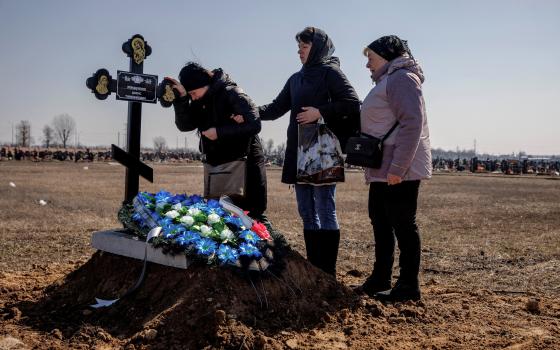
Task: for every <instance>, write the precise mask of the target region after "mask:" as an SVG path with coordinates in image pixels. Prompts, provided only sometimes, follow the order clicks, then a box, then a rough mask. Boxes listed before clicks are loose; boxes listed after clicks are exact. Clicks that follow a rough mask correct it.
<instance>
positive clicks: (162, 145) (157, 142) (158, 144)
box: [154, 136, 167, 153]
mask: <svg viewBox="0 0 560 350" xmlns="http://www.w3.org/2000/svg"><path fill="white" fill-rule="evenodd" d="M166 148H167V141H165V137H163V136H156V137H154V149H155V151H156V153H162V152H163V151H164V150H165V149H166Z"/></svg>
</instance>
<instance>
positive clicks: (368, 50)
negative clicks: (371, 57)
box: [362, 46, 373, 57]
mask: <svg viewBox="0 0 560 350" xmlns="http://www.w3.org/2000/svg"><path fill="white" fill-rule="evenodd" d="M370 52H371V53H373V50H372V49H370V48H369V47H367V46H366V47H364V49H363V50H362V53H363V54H364V56H366V57H367V56H368V53H370Z"/></svg>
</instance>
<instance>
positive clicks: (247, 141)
mask: <svg viewBox="0 0 560 350" xmlns="http://www.w3.org/2000/svg"><path fill="white" fill-rule="evenodd" d="M213 73H214V75H213V77H212V78H211V81H210V85H209V89H208V92H207V93H206V94H205V95H204V97H203V98H202V99H200V100H196V101H191V99H190V97H189V95H186V96H185V97H182V98H180V99H178V100H176V102H175V103H174V104H173V106H174V107H175V124H176V125H177V128H179V130H181V131H192V130H195V129H198V131H205V130H207V129H209V128H212V127H215V128H216V132H217V134H218V139H217V140H214V141H212V140H209V139H207V138H206V137H204V136H201V137H200V140H201V142H200V151H201V152H202V153H204V154H205V155H206V162H208V163H209V164H212V165H218V164H223V163H227V162H230V161H233V160H236V159H239V158H243V157H245V156H247V155H248V154H249V149H250V147H251V148H253V149H252V150H251V151H252V152H253V151H256V153H259V152H258V150H259V149H260V153H261V154H262V146H261V144H260V141H259V138H258V136H257V134H258V133H259V132H260V131H261V121H260V119H259V114H258V111H257V107H256V106H255V104H254V103H253V102H252V101H251V99H250V98H249V96H247V94H245V93H244V92H243V90H242V89H241V88H240V87H238V86H237V84H235V83H234V82H233V81H232V80H230V79H229V77H228V75H227V74H225V73H224V72H223V71H222V70H221V69H216V70H214V71H213ZM232 114H233V115H238V114H239V115H242V116H243V118H244V120H245V122H244V123H241V124H238V123H236V122H235V121H234V120H233V119H231V118H230V117H231V115H232ZM255 147H256V148H257V150H255V149H254V148H255Z"/></svg>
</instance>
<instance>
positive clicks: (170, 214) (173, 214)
mask: <svg viewBox="0 0 560 350" xmlns="http://www.w3.org/2000/svg"><path fill="white" fill-rule="evenodd" d="M165 216H167V217H168V218H172V219H175V218H176V217H177V216H179V213H178V212H177V210H170V211H168V212H167V213H165Z"/></svg>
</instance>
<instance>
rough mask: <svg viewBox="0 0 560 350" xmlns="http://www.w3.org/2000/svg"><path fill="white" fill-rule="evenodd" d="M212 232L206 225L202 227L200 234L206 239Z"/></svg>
mask: <svg viewBox="0 0 560 350" xmlns="http://www.w3.org/2000/svg"><path fill="white" fill-rule="evenodd" d="M210 232H212V228H211V227H209V226H206V225H200V234H201V235H202V236H204V237H207V236H208V235H209V234H210Z"/></svg>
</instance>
